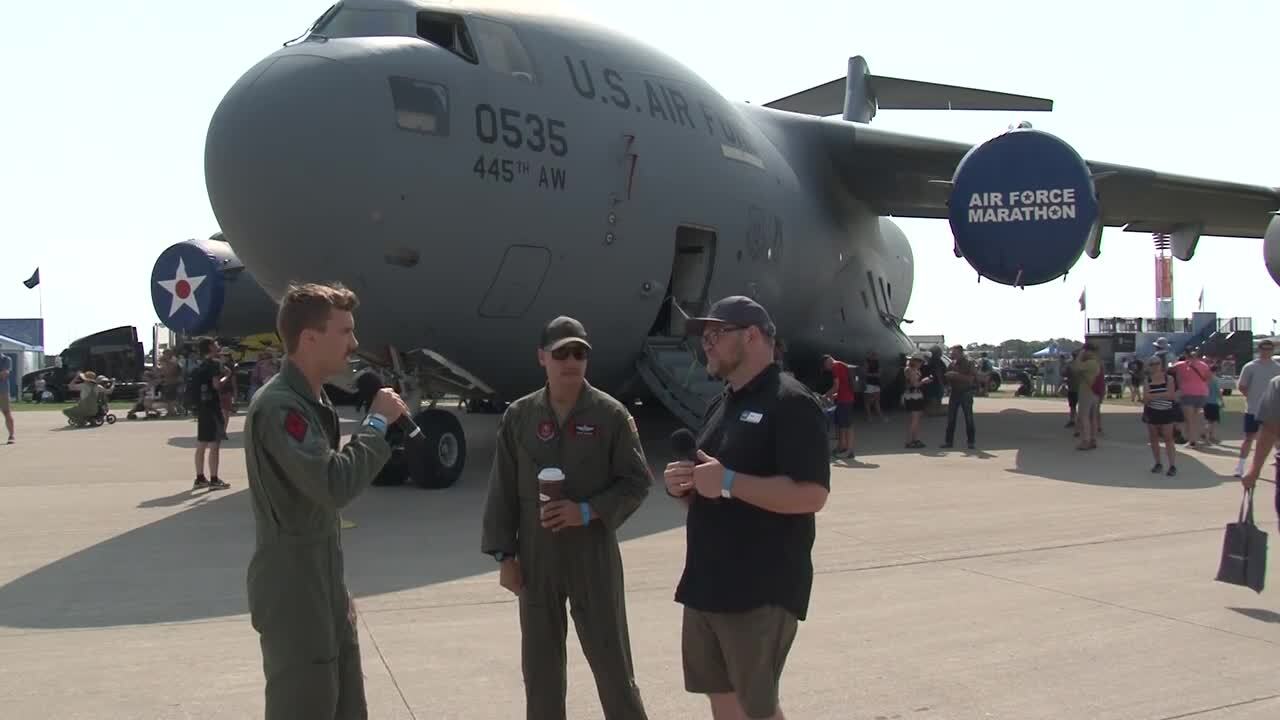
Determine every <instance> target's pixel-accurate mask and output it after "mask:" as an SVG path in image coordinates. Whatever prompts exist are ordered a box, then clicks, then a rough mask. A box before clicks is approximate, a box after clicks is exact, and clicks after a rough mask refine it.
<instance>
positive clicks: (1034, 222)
mask: <svg viewBox="0 0 1280 720" xmlns="http://www.w3.org/2000/svg"><path fill="white" fill-rule="evenodd" d="M952 183H953V187H952V191H951V199H950V206H949V213H948V214H949V218H950V221H951V231H952V233H953V234H954V235H955V240H956V251H957V252H958V253H959V254H960V255H961V256H962V257H963V258H964V259H965V260H966V261H967V262H968V263H969V264H970V265H971V266H973V269H975V270H977V271H978V274H979V275H981V276H982V277H985V278H989V279H991V280H994V281H996V282H998V283H1003V284H1005V285H1016V286H1019V287H1021V286H1025V285H1039V284H1040V283H1046V282H1049V281H1050V280H1053V279H1055V278H1059V277H1061V276H1062V275H1063V274H1064V273H1066V272H1067V271H1068V270H1070V269H1071V267H1072V266H1073V265H1075V263H1076V261H1077V260H1079V259H1080V253H1082V252H1083V251H1084V248H1085V244H1086V243H1087V242H1088V240H1089V237H1090V235H1091V234H1092V233H1093V232H1095V231H1096V226H1097V223H1098V222H1099V213H1098V201H1097V196H1096V194H1095V190H1094V185H1093V175H1092V173H1091V172H1090V171H1089V166H1088V165H1087V164H1086V163H1085V161H1084V159H1083V158H1081V157H1080V155H1079V153H1077V152H1076V151H1075V149H1074V148H1072V147H1071V146H1070V145H1068V144H1066V143H1065V142H1063V141H1062V140H1059V139H1058V138H1056V137H1054V136H1053V135H1050V134H1048V133H1046V132H1042V131H1039V130H1032V129H1016V130H1010V131H1009V132H1006V133H1004V134H1002V135H998V136H996V137H994V138H992V139H991V140H988V141H987V142H985V143H982V144H981V145H978V146H976V147H974V148H973V149H971V150H970V151H969V152H968V153H967V154H966V155H965V156H964V158H963V159H962V160H961V161H960V164H959V165H958V166H957V167H956V171H955V175H954V176H953V178H952Z"/></svg>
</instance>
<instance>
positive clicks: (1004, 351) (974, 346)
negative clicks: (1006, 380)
mask: <svg viewBox="0 0 1280 720" xmlns="http://www.w3.org/2000/svg"><path fill="white" fill-rule="evenodd" d="M1055 343H1056V344H1057V345H1058V349H1059V350H1060V351H1061V352H1063V353H1072V352H1075V351H1076V350H1079V349H1080V347H1081V346H1082V345H1084V343H1082V342H1080V341H1079V340H1071V339H1069V338H1057V339H1056V340H1005V341H1004V342H1002V343H1000V344H999V345H990V344H986V343H969V344H968V345H966V346H965V347H964V349H965V352H967V353H972V354H979V353H987V354H988V355H990V356H991V357H992V358H993V359H996V360H1000V359H1006V358H1008V359H1015V358H1029V357H1031V356H1032V355H1033V354H1035V353H1037V352H1040V351H1041V350H1043V349H1044V348H1046V347H1048V346H1049V345H1052V344H1055Z"/></svg>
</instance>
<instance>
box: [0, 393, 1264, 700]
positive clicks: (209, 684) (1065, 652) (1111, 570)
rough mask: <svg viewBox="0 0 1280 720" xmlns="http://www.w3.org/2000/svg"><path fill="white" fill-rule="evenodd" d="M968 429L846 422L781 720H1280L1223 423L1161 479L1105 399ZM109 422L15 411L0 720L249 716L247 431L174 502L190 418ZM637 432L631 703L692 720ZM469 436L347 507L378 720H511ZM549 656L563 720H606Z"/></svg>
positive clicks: (483, 432)
mask: <svg viewBox="0 0 1280 720" xmlns="http://www.w3.org/2000/svg"><path fill="white" fill-rule="evenodd" d="M976 411H977V423H978V448H979V450H977V451H974V452H967V451H965V450H963V449H956V450H951V451H942V450H939V449H938V448H937V445H938V444H939V443H940V442H941V440H942V431H943V427H944V425H945V418H930V419H927V420H926V423H925V440H926V442H927V443H928V444H929V447H928V448H926V449H925V450H923V451H917V450H907V449H904V448H903V447H902V445H903V441H904V423H905V420H904V418H903V417H902V416H901V415H900V414H895V415H892V416H891V417H890V422H889V423H888V424H883V425H882V424H878V423H871V424H868V423H866V422H865V421H863V420H862V419H861V414H860V413H859V418H858V422H857V424H856V425H855V431H856V435H857V439H856V444H857V447H858V459H857V460H856V461H852V462H849V461H838V462H837V463H836V464H835V466H834V467H833V475H832V494H831V497H830V500H829V502H828V504H827V507H826V508H825V509H824V510H823V511H822V513H821V514H820V515H819V516H818V539H817V543H816V546H815V548H814V563H815V567H816V569H817V574H816V577H815V582H814V590H813V601H812V605H811V610H810V617H809V620H808V621H806V622H804V623H802V624H801V626H800V631H799V635H798V637H797V640H796V643H795V646H794V649H793V651H792V655H791V658H790V660H789V662H788V665H787V668H786V672H785V674H784V676H783V684H782V697H783V707H784V709H785V711H786V713H787V716H788V717H789V718H791V719H792V720H800V719H803V718H839V719H842V720H843V719H857V720H863V719H865V720H906V719H910V720H934V719H938V718H947V719H956V720H961V719H963V720H968V719H971V718H972V719H978V718H1010V719H1013V718H1016V719H1018V720H1030V719H1033V718H1034V719H1041V718H1043V719H1046V720H1048V719H1055V720H1057V719H1063V720H1066V719H1070V720H1086V719H1094V718H1097V719H1104V718H1105V719H1112V718H1114V719H1116V720H1121V719H1123V720H1174V719H1175V718H1177V719H1181V718H1196V719H1197V720H1200V719H1202V718H1215V719H1223V720H1227V719H1229V720H1244V719H1246V718H1267V719H1268V720H1271V719H1274V718H1276V717H1280V687H1277V684H1276V667H1277V661H1276V659H1277V656H1278V651H1280V647H1277V646H1280V612H1278V611H1280V602H1278V601H1277V600H1276V597H1277V596H1276V591H1275V590H1270V589H1268V590H1267V591H1264V592H1263V593H1262V594H1261V595H1259V594H1255V593H1254V592H1252V591H1251V590H1248V589H1245V588H1241V587H1235V586H1230V585H1225V584H1222V583H1217V582H1214V581H1213V577H1214V574H1215V572H1216V570H1217V564H1218V557H1219V552H1220V549H1221V543H1222V533H1223V526H1224V525H1225V524H1226V523H1228V522H1231V521H1232V520H1234V518H1235V514H1236V512H1237V509H1238V507H1239V501H1240V486H1239V483H1238V481H1236V480H1235V479H1233V478H1231V477H1230V473H1231V469H1232V467H1233V465H1234V463H1235V455H1236V449H1237V448H1238V447H1239V430H1240V428H1239V425H1240V416H1239V415H1236V414H1230V415H1228V416H1227V417H1225V418H1224V422H1223V426H1222V430H1223V433H1222V434H1223V435H1224V441H1225V443H1224V444H1223V445H1222V446H1218V447H1214V448H1211V449H1206V450H1191V451H1185V452H1184V451H1183V448H1182V447H1180V448H1179V460H1178V469H1179V474H1178V476H1177V477H1174V478H1169V477H1166V476H1164V475H1163V474H1161V475H1153V474H1150V473H1149V472H1148V469H1149V468H1150V466H1151V455H1150V451H1149V450H1148V449H1147V447H1146V444H1145V439H1146V435H1145V426H1144V425H1142V424H1141V423H1140V422H1139V421H1138V414H1137V410H1136V406H1133V405H1130V404H1129V403H1128V402H1127V401H1113V402H1109V403H1108V404H1107V405H1105V406H1104V412H1105V413H1106V415H1105V419H1104V426H1105V430H1106V435H1104V437H1103V438H1102V439H1101V441H1100V443H1099V444H1100V447H1099V449H1098V450H1095V451H1091V452H1081V451H1077V450H1075V449H1074V444H1073V442H1072V438H1071V435H1070V431H1069V430H1064V429H1063V427H1062V424H1063V422H1064V419H1065V415H1064V411H1065V403H1063V404H1062V406H1059V404H1058V403H1051V402H1045V401H1040V400H1014V399H1006V398H979V399H977V401H976ZM120 415H121V419H120V421H119V422H118V423H117V424H116V425H114V426H105V427H101V428H94V429H79V430H72V429H69V428H67V427H65V423H64V421H63V419H62V415H61V413H58V412H34V411H33V412H23V413H16V414H15V417H16V419H17V421H18V423H19V427H18V438H19V441H18V443H17V444H16V445H13V446H0V548H3V552H0V708H2V709H0V717H4V718H16V719H20V720H27V719H28V718H31V719H35V718H56V719H57V720H73V719H78V718H113V719H115V718H130V719H132V718H138V719H145V720H150V719H153V718H154V719H164V720H169V719H171V718H174V719H176V718H200V719H214V718H236V719H237V720H240V719H243V718H261V717H262V687H263V680H262V670H261V656H260V654H259V649H258V644H257V637H256V634H255V633H254V631H253V629H252V628H251V627H250V625H249V621H248V617H247V614H246V606H245V587H244V573H245V568H246V566H247V563H248V560H249V556H250V553H251V552H252V544H253V525H252V516H251V513H250V510H249V507H248V505H249V502H248V495H247V493H246V492H245V474H244V454H243V452H242V450H241V448H242V447H243V445H242V443H241V440H240V430H241V428H242V425H243V419H242V417H239V416H237V417H236V418H234V419H233V420H232V423H231V428H230V430H231V440H230V441H229V443H227V445H226V447H225V448H224V451H223V453H222V470H221V472H220V474H221V476H222V477H223V478H224V479H225V480H227V481H228V482H230V483H231V489H230V490H226V491H221V492H211V491H207V490H200V491H194V492H193V491H191V490H190V485H191V479H192V477H193V474H194V473H193V471H194V467H193V464H192V451H191V448H192V447H194V442H193V438H194V435H195V423H194V422H193V421H191V420H163V419H158V420H137V421H128V420H125V419H124V418H123V413H120ZM652 415H653V414H652V413H648V412H640V413H639V414H638V418H639V420H640V424H641V428H642V432H643V433H644V435H645V437H646V448H647V449H648V451H649V453H650V460H651V462H652V463H653V465H654V467H655V478H656V481H657V483H658V484H655V486H654V488H653V491H652V493H651V494H650V497H649V499H648V500H647V501H646V503H645V504H644V506H643V507H642V508H641V510H640V511H638V512H637V514H636V515H635V516H634V517H633V518H632V519H631V521H630V522H629V523H628V524H627V526H626V527H625V528H624V532H623V536H624V539H625V542H624V544H623V555H624V559H625V562H626V581H627V590H628V593H627V601H628V607H627V610H628V614H629V619H630V633H631V639H632V652H633V656H634V658H635V662H636V672H637V681H638V683H639V685H640V688H641V692H642V693H643V696H644V700H645V703H646V706H647V708H648V711H649V717H650V718H652V719H654V720H657V719H659V718H662V719H666V718H679V719H684V718H698V717H710V713H709V711H708V709H707V704H706V701H705V700H704V699H702V698H701V697H697V696H692V695H689V694H687V693H686V692H685V691H684V688H683V683H682V676H681V665H680V606H678V605H676V604H675V603H674V602H673V599H672V595H673V591H674V587H675V584H676V581H677V580H678V579H679V576H680V572H681V569H682V567H683V561H684V534H683V512H682V509H681V507H680V506H679V505H678V503H676V502H675V501H674V500H671V499H670V498H668V497H666V495H665V494H664V493H663V492H662V489H661V486H660V469H661V467H662V465H664V464H665V463H666V462H667V459H668V454H669V453H668V450H667V441H666V437H667V435H668V434H669V433H670V431H671V430H672V429H673V428H674V424H673V423H672V421H670V420H668V419H665V418H664V417H662V416H652ZM461 418H462V421H463V424H464V426H465V428H466V429H467V432H468V445H469V462H468V470H467V473H466V474H465V476H464V478H463V480H462V481H461V483H460V484H459V485H458V486H457V487H455V488H452V489H449V490H445V491H425V490H419V489H417V488H414V487H390V488H382V487H377V488H370V489H369V490H368V491H367V492H366V493H365V494H364V495H363V496H361V497H360V498H359V499H358V500H357V501H356V502H355V503H354V504H352V505H351V506H350V507H349V508H348V509H347V510H346V511H345V512H344V517H345V518H347V519H349V520H352V521H354V522H355V523H356V524H357V527H355V528H354V529H351V530H348V531H346V532H345V534H344V544H345V547H346V553H347V572H348V575H347V577H348V582H349V585H350V587H351V590H352V592H353V594H355V596H356V600H357V607H358V610H359V613H360V631H361V633H362V635H361V642H362V652H363V663H364V671H365V674H366V678H367V679H366V690H367V693H368V697H369V704H370V711H371V717H373V718H392V719H397V720H398V719H401V718H415V719H417V720H424V719H426V718H433V719H434V718H458V719H465V720H487V719H490V718H492V719H499V718H501V719H502V720H511V719H513V718H520V717H523V716H524V710H523V684H522V680H521V674H520V658H519V647H520V642H519V627H518V622H517V617H516V608H515V604H514V601H513V598H512V597H511V596H510V595H509V594H508V593H506V592H505V591H503V590H502V589H501V588H500V587H499V586H498V580H497V573H496V567H495V564H494V562H493V561H492V560H491V559H490V558H488V557H487V556H484V555H481V554H480V553H479V550H478V545H479V537H480V525H479V521H480V513H481V506H482V503H483V498H484V492H485V487H484V486H485V482H486V478H487V473H488V469H489V464H490V460H491V457H492V450H493V428H494V426H495V424H496V417H495V416H491V415H465V414H464V415H462V416H461ZM962 433H963V430H960V431H958V432H957V439H962V438H963V434H962ZM960 448H963V443H961V444H960ZM1270 475H1271V471H1270V470H1268V476H1270ZM1273 492H1274V487H1273V485H1272V484H1270V483H1266V484H1259V490H1258V498H1257V500H1256V501H1255V514H1256V518H1257V520H1258V522H1259V524H1260V525H1261V526H1262V527H1263V529H1264V530H1266V531H1267V532H1268V533H1269V534H1271V535H1272V536H1273V537H1274V536H1275V533H1276V514H1275V511H1274V503H1273V498H1272V493H1273ZM1273 577H1274V576H1273ZM1275 582H1276V583H1280V577H1277V579H1276V580H1275ZM568 642H569V658H570V661H569V665H570V668H569V694H568V705H569V717H570V718H600V717H602V713H601V711H600V706H599V702H598V700H597V699H596V691H595V687H594V681H593V679H592V676H591V673H590V671H589V669H588V668H587V665H586V662H585V661H584V659H583V657H582V654H581V650H580V649H579V646H578V643H577V639H576V638H575V637H574V633H573V632H572V631H570V633H569V638H568Z"/></svg>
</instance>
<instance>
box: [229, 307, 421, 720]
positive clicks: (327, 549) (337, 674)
mask: <svg viewBox="0 0 1280 720" xmlns="http://www.w3.org/2000/svg"><path fill="white" fill-rule="evenodd" d="M357 305H358V300H357V298H356V296H355V294H354V293H353V292H351V291H350V290H347V289H346V288H344V287H342V286H341V285H314V284H309V285H302V286H295V287H291V288H290V289H289V292H288V294H287V295H286V296H285V298H284V300H283V301H282V302H281V304H280V311H279V315H278V317H277V322H276V324H277V330H278V331H279V333H280V338H281V339H282V340H283V341H284V347H285V352H286V354H287V355H286V357H285V360H284V363H283V366H282V367H281V368H280V372H279V373H277V374H276V375H275V376H274V377H272V378H271V379H270V380H269V381H267V383H266V385H264V386H262V388H261V389H260V390H259V391H258V394H257V395H255V396H254V398H253V401H252V402H251V404H250V406H249V411H248V417H247V419H246V420H245V430H244V437H245V450H244V452H245V464H246V468H247V470H248V474H249V490H250V492H251V498H252V504H253V517H254V523H255V525H256V529H257V533H256V535H257V543H256V547H255V549H254V553H253V559H252V561H251V562H250V563H249V570H248V591H249V613H250V617H251V620H252V623H253V627H254V629H255V630H257V631H258V634H259V640H260V644H261V646H262V667H263V673H264V674H265V676H266V720H283V719H284V718H298V719H299V720H302V719H303V718H305V719H306V720H364V719H365V718H367V717H368V709H367V707H366V704H365V695H364V676H363V674H362V672H361V667H360V646H359V642H358V638H357V632H356V616H355V606H354V605H353V604H352V602H351V596H350V594H349V593H348V592H347V587H346V583H345V581H344V578H343V574H344V573H343V554H342V543H341V539H340V537H339V524H340V519H339V517H338V512H339V511H340V510H341V509H342V508H343V507H344V506H346V505H347V504H348V503H350V502H351V501H352V500H354V499H355V498H356V497H357V496H358V495H359V494H360V493H361V492H363V491H364V489H365V488H367V487H368V486H369V484H370V483H371V482H372V481H373V478H374V477H375V476H376V475H377V474H378V471H379V470H381V469H382V466H383V464H385V463H386V461H387V459H388V458H389V457H390V456H391V447H390V446H389V445H388V444H387V440H386V438H385V433H386V430H387V427H388V426H389V425H391V424H393V423H395V422H396V421H397V420H399V419H400V418H401V416H404V415H406V414H407V409H406V408H405V404H404V402H403V401H401V400H400V398H399V396H397V395H396V394H395V393H394V392H392V391H391V390H389V389H382V390H379V391H378V393H377V395H376V396H375V397H374V398H373V403H372V407H371V411H372V412H371V413H370V414H369V416H368V417H367V418H365V421H364V423H363V424H362V425H361V426H360V429H359V430H357V431H356V432H355V433H354V434H353V435H352V436H351V441H350V442H349V443H348V444H347V445H346V447H344V448H342V449H341V450H339V449H338V439H339V430H338V413H337V411H336V410H335V409H334V406H333V403H332V402H330V400H329V398H328V396H327V395H326V394H325V392H324V382H325V379H326V378H329V377H331V376H333V375H336V374H338V373H341V372H344V371H345V370H346V368H347V358H348V357H350V355H351V354H352V353H353V352H355V350H356V347H357V343H356V338H355V320H354V318H353V317H352V312H353V311H354V310H355V309H356V306H357Z"/></svg>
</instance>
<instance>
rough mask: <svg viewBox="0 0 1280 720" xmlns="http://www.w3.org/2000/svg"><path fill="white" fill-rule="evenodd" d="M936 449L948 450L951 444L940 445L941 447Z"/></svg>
mask: <svg viewBox="0 0 1280 720" xmlns="http://www.w3.org/2000/svg"><path fill="white" fill-rule="evenodd" d="M938 447H940V448H942V449H943V450H950V449H951V443H942V444H941V445H939V446H938Z"/></svg>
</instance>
